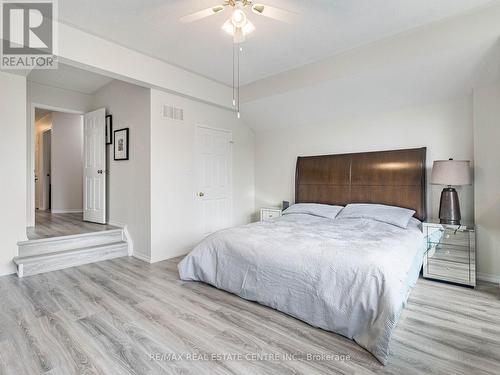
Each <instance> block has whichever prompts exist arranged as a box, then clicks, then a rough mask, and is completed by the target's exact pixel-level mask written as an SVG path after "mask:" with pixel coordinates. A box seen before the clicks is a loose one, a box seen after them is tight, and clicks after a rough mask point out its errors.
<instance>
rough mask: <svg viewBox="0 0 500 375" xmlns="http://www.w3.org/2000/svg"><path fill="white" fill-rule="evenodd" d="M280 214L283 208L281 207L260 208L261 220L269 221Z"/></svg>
mask: <svg viewBox="0 0 500 375" xmlns="http://www.w3.org/2000/svg"><path fill="white" fill-rule="evenodd" d="M280 216H281V209H279V208H261V209H260V221H268V220H272V219H274V218H276V217H280Z"/></svg>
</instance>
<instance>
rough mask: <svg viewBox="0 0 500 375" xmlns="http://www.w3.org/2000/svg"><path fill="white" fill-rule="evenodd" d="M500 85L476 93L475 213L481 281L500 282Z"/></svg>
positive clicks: (499, 83)
mask: <svg viewBox="0 0 500 375" xmlns="http://www.w3.org/2000/svg"><path fill="white" fill-rule="evenodd" d="M499 145H500V82H497V83H496V84H494V85H492V86H489V87H485V88H481V89H478V90H475V92H474V146H475V152H474V153H475V160H476V163H475V164H476V168H475V189H476V190H475V211H476V235H477V238H476V239H477V244H476V246H477V252H478V255H477V262H478V270H479V273H480V275H479V276H480V277H481V278H483V279H486V280H489V281H494V282H497V283H498V282H500V146H499Z"/></svg>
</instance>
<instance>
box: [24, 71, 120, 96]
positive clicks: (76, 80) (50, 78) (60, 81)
mask: <svg viewBox="0 0 500 375" xmlns="http://www.w3.org/2000/svg"><path fill="white" fill-rule="evenodd" d="M112 80H113V79H112V78H109V77H105V76H102V75H100V74H96V73H92V72H89V71H87V70H82V69H78V68H74V67H72V66H69V65H64V64H59V66H58V69H37V70H32V71H31V72H30V73H29V74H28V81H30V82H36V83H40V84H42V85H47V86H52V87H57V88H60V89H65V90H71V91H76V92H79V93H82V94H87V95H91V94H93V93H95V92H96V91H97V90H99V89H100V88H101V87H104V86H106V85H107V84H108V83H110V82H111V81H112Z"/></svg>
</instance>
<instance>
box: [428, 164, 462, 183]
mask: <svg viewBox="0 0 500 375" xmlns="http://www.w3.org/2000/svg"><path fill="white" fill-rule="evenodd" d="M431 184H434V185H449V186H460V185H470V184H472V176H471V171H470V161H469V160H451V159H450V160H436V161H435V162H434V166H433V167H432V176H431Z"/></svg>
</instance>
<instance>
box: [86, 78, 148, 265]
mask: <svg viewBox="0 0 500 375" xmlns="http://www.w3.org/2000/svg"><path fill="white" fill-rule="evenodd" d="M149 92H150V90H149V89H145V88H143V87H139V86H136V85H132V84H128V83H125V82H122V81H113V82H111V83H110V84H108V85H106V86H105V87H103V88H102V89H100V90H99V91H97V92H96V93H95V94H94V101H93V107H94V109H98V108H102V107H105V108H106V111H107V114H111V115H112V116H113V131H115V130H118V129H123V128H129V129H130V131H129V137H130V138H129V142H130V144H129V152H130V160H122V161H115V160H113V145H109V146H107V168H108V180H107V182H108V189H107V193H108V194H107V211H108V221H109V223H110V224H118V225H124V224H126V225H127V228H128V231H129V232H130V235H131V237H132V240H133V250H134V254H135V255H138V256H139V257H141V258H145V259H149V257H150V248H151V198H150V197H151V195H150V194H151V193H150V184H151V175H150V170H151V168H150V166H151V160H150V159H151V156H150V155H151V150H150V143H151V137H150V131H151V115H150V112H149V111H150V93H149Z"/></svg>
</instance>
